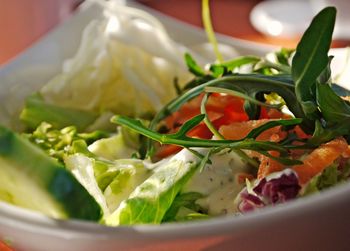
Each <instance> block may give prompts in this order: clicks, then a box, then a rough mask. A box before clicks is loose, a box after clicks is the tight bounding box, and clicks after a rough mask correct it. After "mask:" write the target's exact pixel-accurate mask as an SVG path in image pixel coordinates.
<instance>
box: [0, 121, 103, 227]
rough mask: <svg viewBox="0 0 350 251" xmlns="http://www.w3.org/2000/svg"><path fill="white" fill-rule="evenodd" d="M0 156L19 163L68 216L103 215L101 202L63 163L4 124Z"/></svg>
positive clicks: (0, 130) (88, 217) (0, 132)
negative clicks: (99, 202)
mask: <svg viewBox="0 0 350 251" xmlns="http://www.w3.org/2000/svg"><path fill="white" fill-rule="evenodd" d="M0 157H1V158H4V159H6V160H9V161H10V162H14V163H16V164H17V165H16V166H18V167H19V169H20V171H22V172H25V173H27V174H28V178H31V179H33V182H35V183H37V184H38V186H40V187H42V189H45V190H46V191H47V192H48V193H49V194H51V195H52V197H53V198H54V199H55V200H56V201H57V202H58V203H59V204H60V205H61V206H62V207H63V208H64V210H65V213H66V214H67V215H68V217H70V218H75V219H84V220H89V221H98V220H99V219H100V218H101V216H102V210H101V208H100V206H99V205H98V203H97V202H96V201H95V199H94V198H93V197H92V196H91V195H90V194H89V193H88V192H87V191H86V189H85V188H84V187H83V186H82V185H81V184H80V183H79V182H78V181H77V180H76V179H75V177H74V176H73V175H72V174H71V173H70V172H69V171H67V170H66V169H65V168H64V166H63V165H61V164H59V163H58V162H56V161H55V160H53V159H51V158H50V157H49V156H47V155H46V154H45V152H43V151H42V150H41V149H39V148H38V147H36V146H35V145H33V144H32V143H30V142H29V141H28V140H26V139H25V138H22V137H21V136H19V135H17V134H16V133H14V132H12V131H11V130H9V129H7V128H6V127H3V126H1V125H0ZM0 168H1V166H0Z"/></svg>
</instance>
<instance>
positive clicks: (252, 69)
mask: <svg viewBox="0 0 350 251" xmlns="http://www.w3.org/2000/svg"><path fill="white" fill-rule="evenodd" d="M203 3H204V5H203V6H204V8H203V19H204V21H205V26H206V27H207V29H208V31H209V32H208V34H209V35H208V36H209V40H210V41H211V42H212V43H213V45H214V47H215V48H216V49H215V52H216V55H217V58H218V60H217V62H215V63H213V64H211V65H209V66H208V67H205V68H204V67H202V65H201V64H200V63H197V62H196V60H195V56H192V55H193V54H191V53H185V64H186V66H187V68H188V71H189V72H190V73H192V74H193V79H192V80H189V81H188V82H187V84H184V85H183V84H181V85H180V84H178V82H176V81H174V82H173V81H172V80H171V78H172V77H171V76H173V75H172V74H174V72H172V74H170V75H166V74H165V75H166V76H165V75H164V72H170V71H169V69H172V67H173V69H176V71H178V70H179V68H181V66H179V65H178V64H177V63H176V61H177V57H178V55H177V54H176V55H174V54H173V53H170V52H169V51H171V50H168V49H169V48H162V50H163V49H164V51H163V52H162V53H163V54H166V52H167V53H170V54H171V55H170V56H169V55H168V56H169V57H170V58H172V60H171V62H166V63H165V66H164V67H165V68H164V67H163V70H164V72H163V71H162V69H161V67H160V68H157V66H159V65H157V64H156V63H155V62H156V61H157V60H158V59H159V58H158V59H156V58H155V56H153V55H152V54H151V53H149V51H146V50H143V49H144V48H142V47H140V48H137V47H132V46H131V47H128V46H127V44H125V41H123V42H120V41H119V42H116V41H114V42H115V43H111V42H110V40H108V39H111V37H109V36H108V35H111V34H110V33H108V34H107V36H106V37H99V36H97V37H98V38H97V39H96V41H90V40H89V41H86V40H84V41H83V43H82V47H81V48H80V50H79V51H78V53H77V55H76V56H75V57H74V58H73V59H71V60H70V61H68V62H67V64H66V67H64V71H63V73H62V74H60V75H58V76H56V77H55V78H54V79H52V80H51V81H50V82H49V84H48V85H46V86H44V87H43V88H42V90H40V91H39V92H37V93H35V94H33V95H32V96H29V97H28V98H27V99H26V103H25V106H24V108H23V110H22V113H21V115H20V118H21V121H22V123H23V124H24V125H25V129H24V132H22V133H19V132H18V133H15V132H12V131H11V130H10V129H7V128H5V127H4V126H0V174H1V175H0V181H1V182H0V183H1V184H0V199H1V200H4V201H7V202H9V203H12V204H15V205H18V206H22V207H26V208H31V209H34V210H39V211H42V212H43V213H46V214H48V215H50V216H51V217H55V218H79V219H87V220H94V221H98V222H99V223H101V224H106V225H110V226H118V225H131V224H161V223H166V222H173V221H188V220H200V219H207V218H210V217H212V216H215V215H223V214H228V213H231V214H241V213H246V212H248V211H251V210H256V209H259V208H262V207H266V206H269V205H276V204H279V203H284V202H286V201H289V200H292V199H296V198H299V197H302V196H306V195H308V194H311V193H315V192H319V191H322V190H324V189H326V188H328V187H333V186H335V185H336V184H338V183H342V182H345V181H346V180H347V179H348V178H349V174H350V172H349V170H350V150H349V149H350V147H349V141H350V126H349V123H350V102H349V101H348V99H346V98H345V97H344V96H346V95H348V94H349V92H348V91H346V90H345V89H343V88H342V87H340V86H337V85H336V84H334V83H332V75H331V71H330V64H331V61H332V56H329V55H328V51H329V48H330V45H331V41H332V33H333V28H334V23H335V15H336V10H335V8H333V7H327V8H325V9H324V10H322V11H321V12H320V13H319V14H318V15H317V16H316V17H315V18H314V19H313V21H312V22H311V24H310V26H309V28H308V29H307V30H306V32H305V34H304V35H303V37H302V39H301V41H300V43H299V44H298V46H297V48H296V50H295V51H294V50H289V49H281V50H280V51H279V52H276V53H272V54H269V55H268V56H266V57H264V58H260V57H256V56H252V55H249V56H241V57H237V58H234V59H232V60H229V61H223V59H222V56H221V54H220V52H219V51H218V49H217V48H218V47H217V42H216V40H215V36H213V31H212V28H211V23H210V18H209V16H210V13H209V8H208V1H205V0H204V1H203ZM152 22H153V21H152ZM101 27H104V26H99V25H97V24H96V23H94V24H91V25H90V26H89V27H88V28H87V30H86V31H85V33H84V36H85V38H91V36H93V35H96V34H97V33H98V31H99V30H101ZM105 28H106V30H108V31H109V32H112V35H111V36H112V38H113V39H114V37H113V36H117V37H118V36H120V34H119V33H118V31H111V29H112V28H113V27H112V28H111V27H110V24H108V25H106V27H105ZM107 28H108V29H107ZM113 32H114V33H113ZM156 35H157V36H155V38H154V39H156V40H157V39H158V38H160V37H161V36H160V35H159V34H158V33H157V34H156ZM158 35H159V37H158ZM113 39H112V40H113ZM157 41H158V40H157ZM158 42H159V41H158ZM84 48H85V49H86V50H88V53H87V54H84V53H85V51H84ZM101 48H102V49H101ZM121 51H123V52H125V53H126V54H127V55H128V56H126V58H127V59H128V60H125V62H126V64H125V65H123V64H122V63H121V62H122V61H118V60H116V59H115V58H114V54H112V52H115V53H116V55H120V56H121V55H122V56H123V58H125V57H124V54H123V53H121ZM162 53H158V54H162ZM112 55H113V56H112ZM157 56H159V55H157ZM128 57H130V58H137V59H139V61H137V64H134V63H133V62H132V60H129V58H128ZM81 58H83V59H86V60H85V61H83V63H81V62H82V61H81V60H80V59H81ZM79 62H80V63H79ZM140 62H143V63H144V64H148V63H149V64H152V67H149V70H150V72H151V75H152V74H153V75H152V76H151V77H150V75H149V74H148V73H147V74H145V72H144V69H143V68H142V64H141V63H140ZM98 63H100V64H101V68H98V67H99V64H98ZM163 63H164V62H163ZM67 65H68V66H70V67H67ZM128 67H129V68H128ZM67 69H70V70H67ZM88 69H90V70H88ZM174 71H175V70H174ZM133 73H134V74H133ZM175 75H176V74H175ZM180 75H183V76H182V77H184V76H185V75H186V74H180ZM153 76H154V78H153ZM146 80H147V81H149V82H147V81H146ZM163 82H166V84H165V85H164V86H163V87H164V88H165V89H164V90H166V88H168V89H170V88H169V85H171V84H175V88H172V90H171V92H172V93H171V95H166V91H165V92H164V93H165V94H164V93H163V91H164V90H163V89H162V88H160V89H162V90H163V91H162V90H158V87H159V85H157V84H155V83H158V84H159V83H163ZM140 83H141V84H140ZM142 83H147V84H142ZM125 86H126V87H125ZM88 87H92V89H91V90H90V89H89V91H87V90H88V89H86V88H88ZM94 92H96V93H94ZM77 93H79V95H82V94H84V95H85V94H86V96H84V95H83V97H81V98H80V96H79V95H77ZM176 93H177V95H176ZM93 95H96V96H93ZM78 96H79V97H78ZM70 97H72V99H69V100H67V102H65V100H66V99H68V98H70ZM77 97H78V98H77ZM135 100H137V101H138V103H137V105H135V107H133V101H135ZM80 101H81V102H80ZM319 154H321V156H319ZM323 160H327V161H323ZM10 180H13V181H14V184H16V185H14V184H12V183H11V182H10ZM21 183H23V184H25V185H26V186H28V187H29V188H28V189H27V187H25V188H24V186H22V187H21ZM17 185H18V188H15V187H16V186H17ZM33 192H36V194H35V195H34V194H32V193H33ZM22 193H23V194H22ZM26 198H33V199H26ZM38 201H39V202H40V203H41V204H42V205H43V206H42V207H40V204H38V203H37V202H38ZM46 201H47V202H46ZM38 205H39V206H38Z"/></svg>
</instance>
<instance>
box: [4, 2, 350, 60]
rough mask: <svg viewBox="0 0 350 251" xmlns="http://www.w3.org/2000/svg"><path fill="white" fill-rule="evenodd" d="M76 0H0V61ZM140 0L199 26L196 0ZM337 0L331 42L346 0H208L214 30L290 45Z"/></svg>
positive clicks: (345, 22) (347, 37)
mask: <svg viewBox="0 0 350 251" xmlns="http://www.w3.org/2000/svg"><path fill="white" fill-rule="evenodd" d="M81 2H83V1H82V0H0V37H1V39H0V65H1V64H4V63H5V62H7V61H8V60H10V59H11V58H13V57H15V56H16V55H17V54H18V53H20V52H21V51H23V50H25V49H26V48H27V47H28V46H30V45H31V44H32V43H33V42H35V41H36V40H37V39H39V38H40V37H41V36H43V35H44V34H45V33H46V32H48V31H49V30H50V29H52V28H53V27H55V26H56V25H58V24H59V23H60V22H62V21H63V20H65V19H66V18H68V17H69V15H72V14H73V13H74V10H75V9H76V8H77V6H79V4H80V3H81ZM139 2H141V3H142V4H144V5H146V6H149V7H151V8H154V9H156V10H158V11H160V12H162V13H164V14H167V15H169V16H172V17H174V18H177V19H179V20H182V21H184V22H187V23H190V24H193V25H196V26H199V27H201V26H202V21H201V0H166V1H164V0H140V1H139ZM329 4H331V5H337V6H339V7H338V11H339V10H340V13H338V21H337V30H336V32H335V41H334V42H333V47H345V46H349V45H350V42H349V41H350V31H349V28H350V25H349V24H350V21H349V17H348V16H349V15H347V13H346V11H348V10H350V1H348V0H309V1H307V0H299V1H298V0H289V1H288V0H265V1H262V0H212V1H211V2H210V5H211V14H212V22H213V27H214V30H215V31H216V32H218V33H222V34H226V35H229V36H232V37H235V38H240V39H244V40H249V41H254V42H259V43H264V44H271V45H278V46H284V47H290V48H291V47H295V45H296V43H297V41H298V39H299V38H300V37H299V36H300V33H301V32H302V31H303V30H304V29H305V27H306V26H307V24H308V23H309V22H310V20H311V18H312V16H313V15H314V14H315V13H316V12H317V11H318V10H319V9H321V8H322V7H323V6H326V5H329Z"/></svg>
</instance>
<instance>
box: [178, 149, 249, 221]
mask: <svg viewBox="0 0 350 251" xmlns="http://www.w3.org/2000/svg"><path fill="white" fill-rule="evenodd" d="M210 159H211V161H212V164H211V165H207V166H205V168H204V169H203V170H197V171H196V173H195V174H194V176H193V177H192V178H191V179H190V180H189V182H188V183H187V184H186V186H185V187H184V188H183V190H182V192H183V193H186V192H198V193H201V194H203V195H204V196H205V197H204V198H201V199H199V200H197V201H196V203H197V204H199V205H200V206H201V207H203V208H204V209H206V210H208V214H209V215H220V214H226V213H235V212H237V209H236V205H235V203H234V200H235V197H236V196H237V194H238V193H239V192H240V191H241V190H242V188H243V186H244V184H239V183H238V181H237V174H239V173H242V172H247V171H248V166H247V165H246V164H245V163H244V162H243V161H242V160H241V158H240V157H239V156H238V155H237V154H236V153H234V152H224V153H221V154H216V155H214V156H212V157H211V158H210Z"/></svg>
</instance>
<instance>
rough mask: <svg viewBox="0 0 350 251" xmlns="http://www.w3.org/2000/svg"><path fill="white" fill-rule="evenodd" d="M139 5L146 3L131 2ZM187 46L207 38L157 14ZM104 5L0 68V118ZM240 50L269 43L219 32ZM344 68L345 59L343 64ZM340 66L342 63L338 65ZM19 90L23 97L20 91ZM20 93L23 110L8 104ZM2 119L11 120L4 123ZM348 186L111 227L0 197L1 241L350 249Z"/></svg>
mask: <svg viewBox="0 0 350 251" xmlns="http://www.w3.org/2000/svg"><path fill="white" fill-rule="evenodd" d="M132 5H134V6H137V7H139V8H145V7H143V6H141V5H137V4H135V3H132ZM152 13H153V14H155V15H156V16H157V17H158V18H160V20H161V21H162V22H163V24H164V25H165V27H166V28H167V29H168V30H169V33H170V35H171V36H172V37H173V38H174V39H175V40H177V41H180V42H182V43H183V44H185V45H186V46H196V45H198V44H199V43H202V42H204V41H206V36H205V34H204V33H203V32H202V31H201V30H199V29H197V28H194V27H191V26H188V25H185V24H183V23H179V22H177V21H174V20H173V19H170V18H167V17H165V16H163V15H161V14H159V13H156V12H152ZM99 15H101V9H99V8H98V7H96V6H94V5H92V4H90V3H86V4H84V5H83V6H81V8H80V9H79V11H78V12H77V13H76V15H75V16H73V17H72V18H71V19H69V20H67V21H66V22H65V23H64V24H63V25H61V26H60V27H59V28H58V29H56V30H55V31H54V32H52V33H50V34H48V35H47V36H46V37H45V38H43V39H42V40H41V41H40V42H38V43H37V44H35V45H34V46H33V47H32V48H30V49H29V50H27V51H26V52H25V53H23V54H21V55H20V56H19V57H18V58H16V59H15V60H14V61H12V62H11V63H9V64H8V65H6V66H5V67H4V68H2V69H0V82H1V85H0V103H1V106H0V119H1V118H2V117H4V118H5V117H6V112H8V110H9V109H10V110H11V109H14V110H16V109H19V108H20V106H21V100H23V98H24V96H26V95H28V94H30V93H31V92H32V91H33V90H35V89H37V88H39V87H40V86H41V85H42V84H44V83H46V81H47V80H48V79H49V78H50V77H51V76H52V75H53V74H55V73H57V72H58V71H59V70H60V67H61V65H62V61H63V60H64V59H65V58H67V57H69V56H70V55H72V54H73V53H74V51H75V49H76V48H77V46H78V41H79V38H80V34H81V31H82V29H83V27H84V26H85V25H86V24H87V23H88V21H89V20H91V19H92V18H94V17H97V16H99ZM219 40H220V41H221V42H223V43H226V44H228V45H231V46H233V47H234V48H235V49H236V50H237V51H238V52H239V53H242V54H258V55H262V54H264V53H266V52H268V51H270V50H271V49H272V47H269V46H263V45H257V44H254V43H249V42H248V43H247V42H244V41H241V40H234V39H232V38H227V37H225V36H221V35H220V36H219ZM338 65H341V61H339V62H338ZM339 67H340V68H341V66H339ZM18 88H21V95H20V96H18V95H17V96H16V93H18V92H17V91H16V90H18ZM15 96H16V99H18V103H17V106H18V107H14V108H13V107H7V106H6V105H7V101H8V100H10V99H13V98H14V97H15ZM2 123H9V121H3V120H2ZM349 194H350V184H343V185H339V186H338V187H335V188H333V189H330V190H327V191H324V192H322V193H321V194H317V195H314V196H310V197H308V198H303V199H298V200H296V201H293V202H290V203H286V204H283V205H280V206H276V207H273V208H266V209H263V210H261V211H259V212H255V213H250V214H247V215H244V216H239V217H233V216H227V217H218V218H213V219H210V220H205V221H198V222H188V223H176V224H165V225H161V226H154V225H142V226H131V227H117V228H111V227H106V226H102V225H98V224H93V223H89V222H82V221H61V220H53V219H50V218H48V217H46V216H44V215H41V214H39V213H36V212H32V211H29V210H26V209H22V208H18V207H15V206H12V205H9V204H6V203H2V202H0V239H3V240H8V241H9V242H10V243H11V246H13V247H14V248H15V249H16V250H24V251H26V250H28V251H48V250H49V251H56V250H66V251H69V250H72V251H79V250H84V251H90V250H104V251H107V250H113V251H116V250H152V251H155V250H166V251H168V250H169V251H170V250H206V251H212V250H348V245H349V244H348V243H349V227H350V217H348V215H347V213H348V212H350V196H349Z"/></svg>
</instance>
